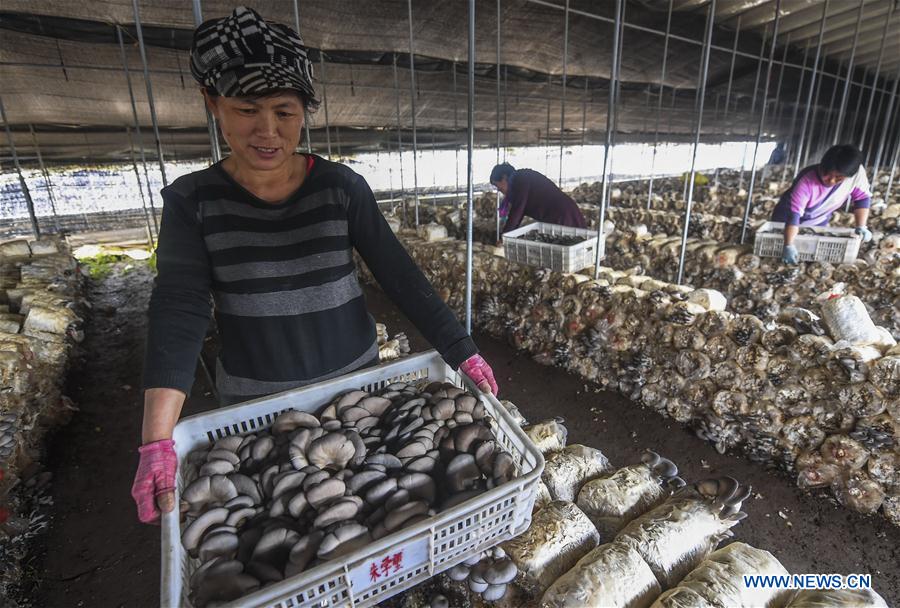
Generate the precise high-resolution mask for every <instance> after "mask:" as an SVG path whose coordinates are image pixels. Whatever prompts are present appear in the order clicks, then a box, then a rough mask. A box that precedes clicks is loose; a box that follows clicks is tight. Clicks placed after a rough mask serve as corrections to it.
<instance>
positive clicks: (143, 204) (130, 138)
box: [125, 127, 156, 249]
mask: <svg viewBox="0 0 900 608" xmlns="http://www.w3.org/2000/svg"><path fill="white" fill-rule="evenodd" d="M125 131H126V132H127V133H128V149H129V151H130V152H131V167H132V168H133V169H134V179H135V180H136V181H137V187H138V194H139V195H140V197H141V207H142V208H143V209H144V220H145V221H146V222H147V242H148V243H149V245H150V249H155V248H156V243H155V242H154V241H155V240H154V238H153V228H152V227H151V225H150V212H149V211H148V210H147V200H146V199H145V198H144V188H143V186H142V185H141V173H140V171H138V166H137V160H136V159H135V156H134V136H132V134H131V129H129V128H128V127H125Z"/></svg>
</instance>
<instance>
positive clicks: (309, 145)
mask: <svg viewBox="0 0 900 608" xmlns="http://www.w3.org/2000/svg"><path fill="white" fill-rule="evenodd" d="M194 1H195V2H197V4H199V3H200V0H194ZM294 29H295V30H296V31H297V35H298V36H299V35H300V3H299V2H298V0H294ZM213 126H215V123H213ZM303 131H304V135H305V136H306V152H307V153H308V154H312V138H310V136H309V116H307V115H306V109H305V108H304V110H303ZM216 143H217V144H218V139H217V140H216ZM391 198H394V197H393V195H391Z"/></svg>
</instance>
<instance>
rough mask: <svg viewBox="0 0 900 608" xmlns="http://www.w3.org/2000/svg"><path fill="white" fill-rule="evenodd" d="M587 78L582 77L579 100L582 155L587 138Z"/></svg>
mask: <svg viewBox="0 0 900 608" xmlns="http://www.w3.org/2000/svg"><path fill="white" fill-rule="evenodd" d="M588 80H590V79H589V78H588V76H587V75H585V77H584V95H583V96H582V100H581V152H582V153H584V142H585V139H586V138H587V106H588Z"/></svg>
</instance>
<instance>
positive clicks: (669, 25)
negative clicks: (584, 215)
mask: <svg viewBox="0 0 900 608" xmlns="http://www.w3.org/2000/svg"><path fill="white" fill-rule="evenodd" d="M673 3H674V0H669V12H668V16H667V17H666V37H665V39H664V42H663V58H662V72H661V73H660V75H659V99H658V100H657V102H656V127H655V128H654V129H653V156H651V158H650V182H649V184H648V185H647V209H648V210H649V209H650V203H651V201H652V200H653V176H654V174H655V173H656V153H657V147H658V146H659V119H660V117H661V116H662V103H663V90H664V89H665V86H666V63H667V62H668V60H669V33H670V32H671V29H672V5H673ZM738 27H739V28H740V17H738ZM734 44H735V46H737V35H735V37H734ZM731 67H732V70H733V69H734V59H732V61H731ZM728 94H729V95H730V94H731V76H730V75H729V77H728ZM727 108H728V104H726V112H727V111H728V110H727Z"/></svg>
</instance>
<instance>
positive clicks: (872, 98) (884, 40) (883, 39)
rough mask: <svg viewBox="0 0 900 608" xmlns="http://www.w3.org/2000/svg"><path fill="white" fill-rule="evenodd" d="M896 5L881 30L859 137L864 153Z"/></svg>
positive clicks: (891, 9)
mask: <svg viewBox="0 0 900 608" xmlns="http://www.w3.org/2000/svg"><path fill="white" fill-rule="evenodd" d="M895 6H896V5H895V4H894V3H891V5H890V8H888V14H887V17H885V19H884V29H883V30H882V31H881V46H880V47H879V49H878V60H877V61H876V62H875V79H874V80H873V81H872V94H871V95H869V105H868V106H867V107H866V117H865V119H863V127H862V134H861V135H860V138H859V149H860V150H861V151H862V152H863V154H865V149H866V135H867V134H868V132H869V118H871V116H872V106H873V105H874V103H875V90H876V89H877V88H878V77H879V76H880V75H881V61H882V59H884V45H885V43H887V39H888V28H889V27H890V25H891V17H893V16H894V7H895ZM863 94H864V93H862V92H861V93H860V97H862V95H863ZM876 116H877V114H876ZM873 132H874V130H873ZM863 164H865V163H863Z"/></svg>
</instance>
